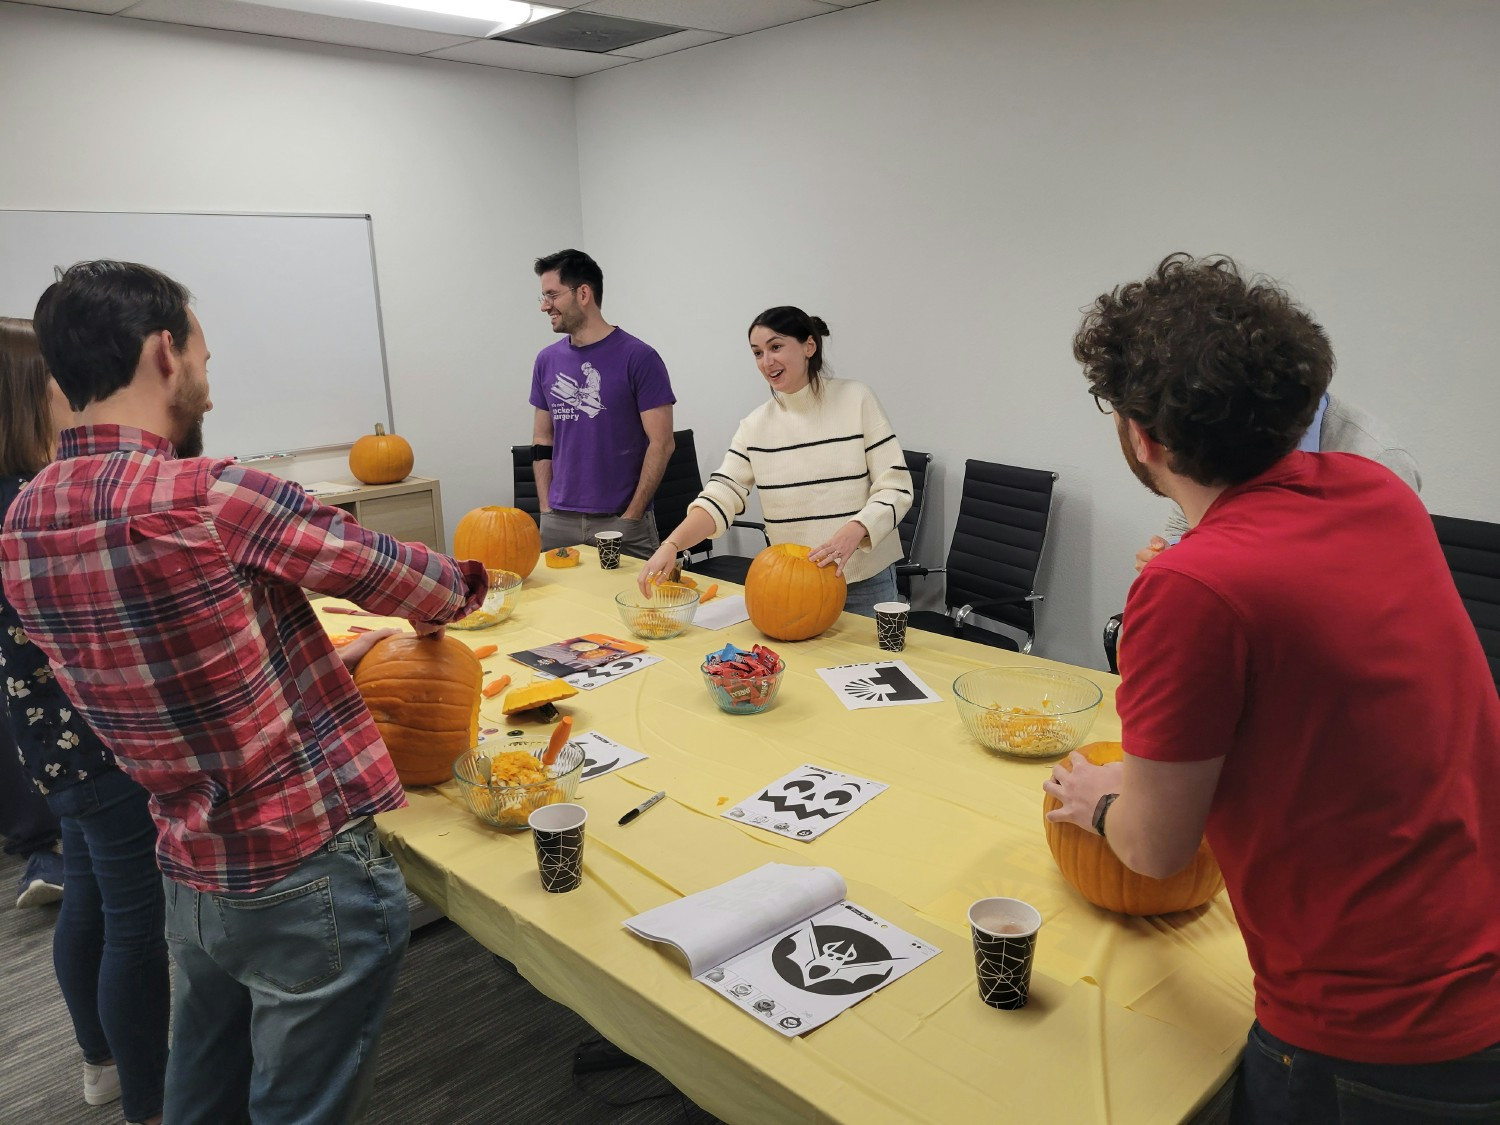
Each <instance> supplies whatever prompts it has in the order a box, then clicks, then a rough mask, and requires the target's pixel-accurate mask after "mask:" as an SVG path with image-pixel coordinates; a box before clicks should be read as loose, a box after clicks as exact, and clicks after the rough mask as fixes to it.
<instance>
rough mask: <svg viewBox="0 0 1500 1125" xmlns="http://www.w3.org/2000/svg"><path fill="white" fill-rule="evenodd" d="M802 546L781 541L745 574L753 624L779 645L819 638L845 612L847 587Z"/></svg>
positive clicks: (756, 560) (758, 559)
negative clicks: (809, 556)
mask: <svg viewBox="0 0 1500 1125" xmlns="http://www.w3.org/2000/svg"><path fill="white" fill-rule="evenodd" d="M810 554H812V550H811V549H810V548H808V547H804V546H802V545H801V544H800V543H777V544H774V545H773V546H770V547H767V548H766V549H765V550H764V551H762V552H761V553H760V554H758V555H756V556H755V561H754V562H752V563H751V564H750V571H749V573H747V574H746V575H745V609H746V610H747V611H748V612H749V614H750V622H751V624H753V625H754V626H755V627H756V628H757V629H759V630H760V631H761V632H762V633H764V634H765V635H766V636H768V637H770V638H771V639H772V640H777V641H805V640H807V638H809V637H816V636H817V635H818V634H819V633H821V632H823V630H824V629H827V628H828V626H830V625H832V624H833V623H834V622H835V621H837V620H838V617H839V614H840V613H842V612H844V598H845V596H846V595H847V593H848V590H849V587H848V584H847V583H845V581H844V580H843V579H842V578H840V577H839V575H838V574H837V573H836V572H835V571H834V568H833V566H832V565H829V566H819V565H818V564H817V563H815V562H810V561H808V557H807V556H808V555H810Z"/></svg>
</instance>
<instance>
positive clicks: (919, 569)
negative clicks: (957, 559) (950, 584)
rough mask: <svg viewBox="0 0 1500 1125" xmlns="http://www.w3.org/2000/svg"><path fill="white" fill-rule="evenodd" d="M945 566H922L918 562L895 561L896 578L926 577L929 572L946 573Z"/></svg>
mask: <svg viewBox="0 0 1500 1125" xmlns="http://www.w3.org/2000/svg"><path fill="white" fill-rule="evenodd" d="M947 573H948V568H947V567H946V566H923V565H921V564H920V563H897V564H896V576H897V577H898V578H926V577H927V576H928V575H929V574H947Z"/></svg>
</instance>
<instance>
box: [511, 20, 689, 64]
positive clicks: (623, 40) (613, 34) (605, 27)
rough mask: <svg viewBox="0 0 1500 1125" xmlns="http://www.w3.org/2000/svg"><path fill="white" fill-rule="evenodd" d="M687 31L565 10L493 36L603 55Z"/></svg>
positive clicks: (536, 45) (516, 41) (662, 25)
mask: <svg viewBox="0 0 1500 1125" xmlns="http://www.w3.org/2000/svg"><path fill="white" fill-rule="evenodd" d="M684 30H686V29H685V28H681V27H670V26H668V25H667V24H663V23H645V22H643V21H641V20H622V19H620V18H618V17H617V16H601V15H598V14H596V13H593V12H564V13H563V14H562V15H560V16H553V17H552V18H550V19H545V20H539V21H538V22H536V23H530V24H527V25H525V26H524V27H517V28H514V29H512V30H510V31H504V32H501V33H500V34H499V35H491V36H490V38H491V39H498V40H500V41H501V42H502V43H526V44H529V45H530V46H533V47H560V48H561V49H563V50H564V51H588V52H590V53H591V54H595V55H602V54H604V53H606V52H608V51H618V50H619V49H620V48H621V47H633V46H635V45H636V44H637V43H645V42H647V41H648V40H651V39H660V38H661V37H662V36H663V35H675V34H676V33H677V32H679V31H684Z"/></svg>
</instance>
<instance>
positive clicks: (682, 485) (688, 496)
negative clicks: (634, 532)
mask: <svg viewBox="0 0 1500 1125" xmlns="http://www.w3.org/2000/svg"><path fill="white" fill-rule="evenodd" d="M672 438H673V440H674V441H675V442H676V443H677V444H676V447H675V448H674V449H673V450H672V456H671V459H670V460H668V461H667V469H666V472H664V473H663V474H662V478H661V484H659V485H657V486H656V498H655V499H654V500H653V501H652V505H653V508H654V510H655V512H656V530H657V532H658V533H659V534H661V535H664V536H665V535H670V534H672V529H673V528H675V527H676V526H677V525H678V524H680V523H681V522H682V521H683V520H684V519H685V518H686V517H687V510H688V505H689V504H691V503H692V502H693V501H694V500H695V499H697V497H698V493H700V492H702V491H703V475H702V473H701V472H700V471H699V469H698V448H697V446H695V445H694V444H693V431H692V430H677V431H675V432H674V433H673V434H672Z"/></svg>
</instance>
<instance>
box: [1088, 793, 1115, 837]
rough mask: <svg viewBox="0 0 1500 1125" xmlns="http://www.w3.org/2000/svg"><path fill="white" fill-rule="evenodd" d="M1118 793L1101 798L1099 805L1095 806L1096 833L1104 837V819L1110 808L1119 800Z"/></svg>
mask: <svg viewBox="0 0 1500 1125" xmlns="http://www.w3.org/2000/svg"><path fill="white" fill-rule="evenodd" d="M1119 796H1120V795H1119V794H1118V793H1106V794H1104V796H1102V797H1100V798H1099V803H1098V804H1097V805H1095V806H1094V831H1095V832H1097V833H1099V835H1101V836H1103V835H1104V817H1105V815H1106V814H1107V813H1108V812H1109V806H1110V805H1112V804H1114V803H1115V801H1116V800H1117V799H1118V798H1119Z"/></svg>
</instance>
